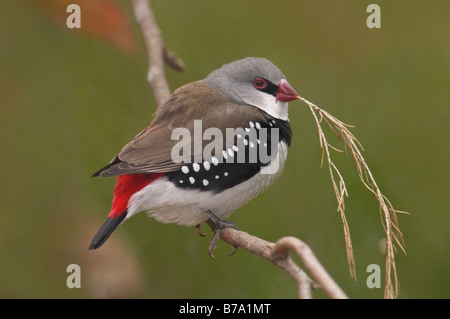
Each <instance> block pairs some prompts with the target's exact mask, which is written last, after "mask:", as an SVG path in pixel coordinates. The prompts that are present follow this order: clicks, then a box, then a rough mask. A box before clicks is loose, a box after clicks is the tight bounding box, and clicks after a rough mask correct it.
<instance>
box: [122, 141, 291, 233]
mask: <svg viewBox="0 0 450 319" xmlns="http://www.w3.org/2000/svg"><path fill="white" fill-rule="evenodd" d="M286 156H287V146H286V144H285V143H284V142H281V143H279V144H278V153H277V156H276V157H275V159H274V160H272V161H271V163H270V164H269V165H268V166H267V167H266V168H265V169H264V170H262V171H260V172H259V173H257V174H256V175H255V176H253V177H252V178H250V179H248V180H246V181H245V182H243V183H241V184H239V185H236V186H234V187H232V188H228V189H226V190H224V191H222V192H220V193H214V192H212V191H200V190H194V189H181V188H178V187H176V186H175V185H174V184H172V183H171V182H169V181H168V179H167V177H165V176H163V177H161V178H158V179H157V180H156V181H154V182H153V183H151V184H149V185H147V186H146V187H144V188H143V189H142V190H140V191H139V192H137V193H136V194H134V195H133V196H132V197H131V199H130V205H129V208H128V214H127V217H126V219H128V218H130V217H131V216H133V215H134V214H136V213H139V212H141V211H146V212H147V213H148V214H149V215H150V216H152V217H154V218H155V219H156V220H158V221H160V222H163V223H177V224H180V225H186V226H195V225H198V224H200V223H202V222H204V221H205V220H207V219H208V217H207V215H206V214H205V213H204V212H205V211H206V210H210V211H211V212H213V213H214V214H215V215H216V216H217V217H219V218H220V219H226V218H227V217H228V216H230V215H231V214H232V213H233V212H235V211H236V210H237V209H239V208H241V207H242V206H244V205H245V204H246V203H247V202H248V201H250V200H251V199H252V198H254V197H255V196H257V195H258V194H259V193H260V192H261V191H263V190H265V189H266V188H267V187H269V186H270V185H271V184H272V183H273V181H274V180H275V179H276V178H277V177H278V176H279V175H280V174H281V171H282V170H283V166H284V162H285V160H286Z"/></svg>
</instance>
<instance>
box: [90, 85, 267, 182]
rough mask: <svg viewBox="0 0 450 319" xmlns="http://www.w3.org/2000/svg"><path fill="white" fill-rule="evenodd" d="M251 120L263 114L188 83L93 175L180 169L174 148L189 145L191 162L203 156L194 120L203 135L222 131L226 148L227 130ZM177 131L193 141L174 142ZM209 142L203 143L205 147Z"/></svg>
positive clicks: (262, 117) (241, 125)
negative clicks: (197, 145) (196, 144)
mask: <svg viewBox="0 0 450 319" xmlns="http://www.w3.org/2000/svg"><path fill="white" fill-rule="evenodd" d="M248 119H253V120H256V121H258V120H260V121H263V120H264V119H265V116H264V112H263V111H261V110H259V109H258V108H256V107H253V106H248V105H239V104H235V103H231V102H229V101H227V100H225V99H224V98H223V97H222V96H221V95H220V94H219V93H218V92H217V91H216V90H215V89H212V88H210V87H209V86H207V85H206V84H205V83H204V82H203V81H198V82H194V83H191V84H187V85H185V86H183V87H181V88H179V89H178V90H176V91H175V92H174V93H173V94H172V95H171V96H170V97H169V99H168V100H167V101H166V102H165V103H164V104H163V105H161V106H160V107H159V108H158V111H157V113H156V116H155V119H154V120H153V122H152V124H151V125H150V126H149V127H148V128H146V129H144V130H143V131H142V132H140V133H139V134H138V135H137V136H136V137H135V138H134V139H133V140H132V141H131V142H130V143H128V144H127V145H126V146H125V147H124V148H123V149H122V150H121V151H120V153H119V154H118V155H117V156H116V157H115V158H114V159H113V160H112V161H111V163H110V164H108V165H107V166H105V167H104V168H102V169H100V170H99V171H98V172H96V173H95V174H94V176H102V177H109V176H118V175H124V174H140V173H163V172H172V171H176V170H179V169H180V167H181V166H182V165H183V162H181V163H175V162H174V161H173V160H172V156H171V153H172V150H173V148H174V146H175V145H176V146H177V147H183V146H186V147H187V149H189V150H191V153H190V154H185V155H187V156H188V157H189V158H185V160H186V159H189V160H190V161H192V160H193V159H194V158H195V157H196V156H198V155H201V153H200V154H196V153H195V149H194V121H195V120H201V128H202V133H201V134H202V136H203V132H204V131H205V130H206V129H208V128H213V127H214V128H218V129H220V130H221V131H222V132H223V145H224V147H227V146H229V145H225V137H226V134H225V129H226V128H227V127H229V128H237V127H246V126H248ZM197 125H198V123H197ZM177 128H185V129H187V130H188V131H189V134H190V137H191V138H190V139H185V138H182V139H172V132H173V131H174V130H175V129H177ZM197 128H198V126H197ZM228 142H229V141H228ZM207 143H209V142H208V141H205V142H203V146H205V144H207ZM202 149H203V148H201V149H200V151H201V150H202Z"/></svg>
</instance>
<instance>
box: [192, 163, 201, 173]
mask: <svg viewBox="0 0 450 319" xmlns="http://www.w3.org/2000/svg"><path fill="white" fill-rule="evenodd" d="M192 168H193V169H194V171H196V172H198V171H199V170H200V165H198V163H193V164H192Z"/></svg>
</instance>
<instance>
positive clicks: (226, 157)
mask: <svg viewBox="0 0 450 319" xmlns="http://www.w3.org/2000/svg"><path fill="white" fill-rule="evenodd" d="M222 155H223V158H224V159H228V154H227V151H225V150H223V151H222Z"/></svg>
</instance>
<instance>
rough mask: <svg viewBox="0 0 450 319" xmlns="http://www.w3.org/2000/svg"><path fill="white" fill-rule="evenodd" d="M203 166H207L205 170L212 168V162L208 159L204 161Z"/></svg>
mask: <svg viewBox="0 0 450 319" xmlns="http://www.w3.org/2000/svg"><path fill="white" fill-rule="evenodd" d="M203 167H204V168H205V170H207V171H209V169H210V168H211V164H209V162H208V161H204V162H203Z"/></svg>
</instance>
